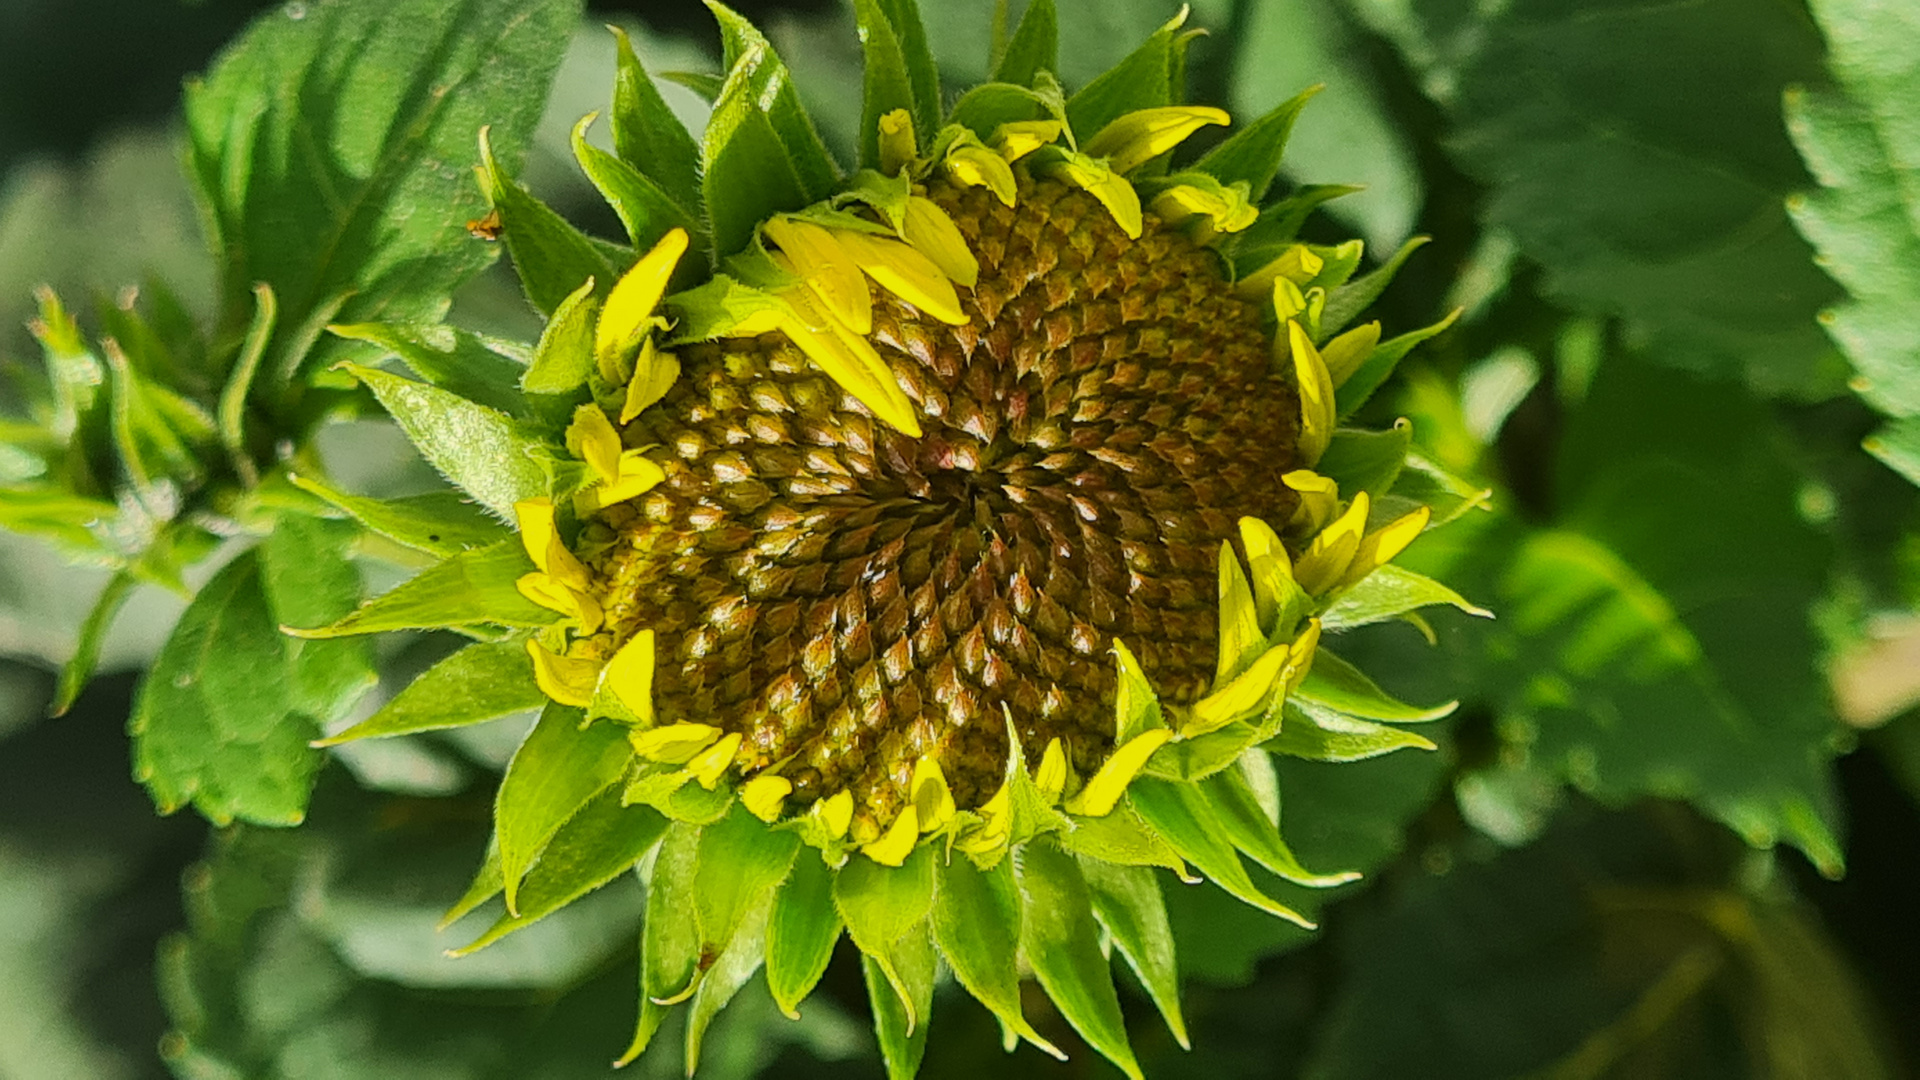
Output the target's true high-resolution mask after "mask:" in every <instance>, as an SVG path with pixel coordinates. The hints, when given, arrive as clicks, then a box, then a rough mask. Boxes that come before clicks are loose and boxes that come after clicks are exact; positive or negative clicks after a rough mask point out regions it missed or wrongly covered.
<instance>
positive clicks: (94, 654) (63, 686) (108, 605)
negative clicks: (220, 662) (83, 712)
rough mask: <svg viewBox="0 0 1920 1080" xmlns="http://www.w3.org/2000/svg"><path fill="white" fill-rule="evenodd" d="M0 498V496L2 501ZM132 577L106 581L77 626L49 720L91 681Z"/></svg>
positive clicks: (130, 588)
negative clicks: (85, 615) (83, 620)
mask: <svg viewBox="0 0 1920 1080" xmlns="http://www.w3.org/2000/svg"><path fill="white" fill-rule="evenodd" d="M3 497H4V496H0V498H3ZM134 584H135V582H134V579H133V575H132V574H130V573H127V572H126V571H124V570H123V571H120V572H119V573H116V574H114V575H113V576H112V577H110V578H108V579H107V584H106V587H105V588H103V589H101V590H100V595H99V597H97V598H96V599H95V600H94V602H93V607H92V608H91V609H89V610H88V612H87V619H86V621H85V622H83V623H81V624H80V634H79V636H78V637H77V638H76V639H75V640H74V643H73V655H72V656H70V657H68V658H67V662H66V663H64V664H62V665H60V681H59V682H58V683H57V684H55V686H54V691H53V702H52V703H51V704H50V705H48V706H47V713H48V715H50V716H65V715H66V714H67V710H68V709H71V708H73V703H74V702H75V701H78V700H79V699H80V691H82V690H85V689H86V688H87V683H89V682H91V681H92V680H93V673H94V671H95V669H97V668H98V667H99V666H100V646H101V645H103V644H104V643H105V642H106V639H107V631H109V630H111V629H112V628H113V620H114V617H115V616H117V615H119V614H120V609H121V608H122V607H125V606H126V603H127V598H128V597H129V596H132V595H133V587H134Z"/></svg>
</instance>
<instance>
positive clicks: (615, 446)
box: [567, 404, 621, 484]
mask: <svg viewBox="0 0 1920 1080" xmlns="http://www.w3.org/2000/svg"><path fill="white" fill-rule="evenodd" d="M567 449H568V450H570V451H572V452H573V454H574V455H575V456H576V457H578V458H580V459H581V460H582V461H585V462H586V463H587V467H588V468H591V469H592V470H593V471H594V475H596V476H598V477H599V478H600V482H601V483H603V484H610V483H612V482H613V481H615V480H618V479H619V478H620V450H621V446H620V433H619V432H618V431H615V430H614V427H613V421H611V420H609V419H607V414H606V413H604V412H602V411H601V409H600V406H598V405H592V404H588V405H582V406H580V407H579V408H577V409H575V410H573V423H571V424H569V425H567Z"/></svg>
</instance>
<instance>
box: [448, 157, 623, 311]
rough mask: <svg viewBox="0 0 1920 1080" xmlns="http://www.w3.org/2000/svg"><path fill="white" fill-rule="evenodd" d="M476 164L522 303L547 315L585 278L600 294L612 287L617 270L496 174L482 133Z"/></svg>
mask: <svg viewBox="0 0 1920 1080" xmlns="http://www.w3.org/2000/svg"><path fill="white" fill-rule="evenodd" d="M480 160H481V163H482V166H483V169H484V172H483V173H482V176H483V178H484V182H485V184H486V193H487V201H488V202H490V203H492V204H493V209H494V212H495V213H497V214H499V215H500V228H501V236H502V237H503V238H504V239H505V240H506V244H507V252H508V254H510V255H512V256H513V268H514V271H515V272H516V273H517V274H518V275H519V277H520V286H521V288H523V289H525V290H526V294H527V299H528V300H529V301H531V302H532V303H533V306H534V307H536V308H538V309H539V310H540V313H541V314H543V315H552V314H553V310H554V309H555V308H557V307H559V306H560V302H561V301H562V300H565V299H566V298H567V297H568V296H569V295H571V294H572V292H573V291H574V290H575V289H577V288H579V287H580V285H581V283H582V282H584V281H586V280H587V279H588V278H592V279H594V280H596V281H599V282H602V283H603V284H602V285H601V286H600V288H601V289H602V290H605V289H610V288H612V287H613V282H614V281H616V280H617V279H618V278H619V271H618V269H617V268H615V267H614V266H613V265H611V264H610V263H608V262H607V260H606V258H605V257H604V256H603V255H602V254H601V253H600V249H599V248H598V247H597V246H595V245H594V243H593V241H592V240H590V239H589V238H588V237H587V235H586V234H585V233H583V232H581V231H580V230H579V229H577V228H575V227H574V226H573V224H572V223H570V222H569V221H567V219H565V218H563V217H561V216H560V215H559V214H556V213H554V212H553V210H552V209H550V208H549V207H548V206H547V204H546V203H543V202H541V201H540V200H538V199H536V198H534V197H533V196H532V195H530V194H528V193H527V189H525V188H523V187H521V186H520V185H519V184H518V183H516V182H514V181H512V180H509V179H507V178H506V176H505V175H503V174H502V173H501V171H500V165H499V162H498V161H496V160H495V159H494V156H493V148H492V147H491V146H490V145H488V142H487V138H486V135H485V133H484V132H483V133H482V135H481V137H480Z"/></svg>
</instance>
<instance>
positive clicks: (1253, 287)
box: [1233, 244, 1326, 321]
mask: <svg viewBox="0 0 1920 1080" xmlns="http://www.w3.org/2000/svg"><path fill="white" fill-rule="evenodd" d="M1325 265H1326V260H1325V259H1322V258H1321V257H1320V256H1318V255H1315V254H1314V253H1313V250H1312V249H1311V248H1309V247H1307V245H1305V244H1294V245H1293V246H1292V247H1289V248H1287V249H1286V250H1285V251H1282V252H1281V253H1280V255H1279V256H1278V257H1277V258H1275V259H1274V260H1273V261H1272V262H1269V263H1267V264H1266V265H1265V266H1262V267H1260V268H1259V269H1257V270H1255V271H1253V272H1252V273H1250V274H1247V275H1245V276H1243V277H1241V278H1240V279H1239V280H1238V281H1236V282H1234V286H1233V288H1234V291H1235V292H1237V293H1239V294H1240V295H1241V296H1242V297H1245V298H1246V299H1248V300H1254V299H1258V298H1260V297H1264V296H1266V295H1267V294H1268V293H1269V292H1272V294H1273V301H1274V307H1275V308H1276V309H1281V308H1282V303H1283V294H1282V293H1281V291H1280V284H1279V283H1280V282H1282V281H1284V282H1286V283H1287V284H1289V285H1291V286H1293V288H1292V290H1291V294H1290V298H1289V300H1290V304H1289V306H1291V308H1292V310H1280V318H1281V319H1282V320H1283V321H1284V320H1286V319H1291V318H1294V317H1296V316H1298V315H1299V314H1300V313H1301V312H1302V311H1304V310H1306V308H1307V301H1306V297H1305V294H1304V292H1303V290H1305V289H1306V286H1307V282H1309V281H1312V280H1313V279H1314V278H1315V277H1318V276H1319V274H1320V270H1321V268H1322V267H1324V266H1325Z"/></svg>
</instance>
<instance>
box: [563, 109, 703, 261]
mask: <svg viewBox="0 0 1920 1080" xmlns="http://www.w3.org/2000/svg"><path fill="white" fill-rule="evenodd" d="M594 118H595V114H593V113H588V114H587V115H586V116H584V117H582V118H581V119H580V122H579V123H578V124H575V125H574V127H573V159H574V160H575V161H577V162H579V163H580V171H581V172H584V173H586V174H587V179H589V180H591V181H593V186H594V187H595V188H597V189H599V191H600V196H601V198H603V199H605V200H606V201H607V205H608V206H611V207H613V212H614V213H615V214H616V215H618V216H619V218H620V224H621V225H623V226H624V227H625V228H626V230H627V239H628V240H629V241H631V242H632V244H633V247H634V250H635V251H647V250H650V249H651V248H652V247H653V246H654V245H655V244H657V243H659V242H660V238H661V237H663V236H665V235H667V233H668V232H670V231H672V230H674V229H685V230H687V232H688V233H691V234H698V233H699V232H700V231H701V225H700V222H699V221H697V220H696V219H695V218H694V216H693V214H692V212H691V211H689V210H687V209H685V208H684V207H682V206H681V205H680V203H678V202H677V201H675V199H674V197H673V196H672V195H670V194H668V193H667V192H666V191H665V190H663V189H662V188H661V187H660V185H659V184H658V183H656V182H655V181H654V180H653V179H651V178H650V177H649V176H648V175H647V174H646V173H644V172H641V171H640V170H639V169H636V168H635V167H633V166H632V165H629V164H628V163H627V162H625V161H622V160H621V159H619V158H617V157H615V156H613V155H612V154H609V153H607V152H606V151H605V150H602V149H600V148H599V147H597V146H595V145H593V144H592V143H590V142H588V141H587V129H588V128H589V127H591V126H593V121H594ZM676 126H677V125H676ZM683 134H684V132H683Z"/></svg>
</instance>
